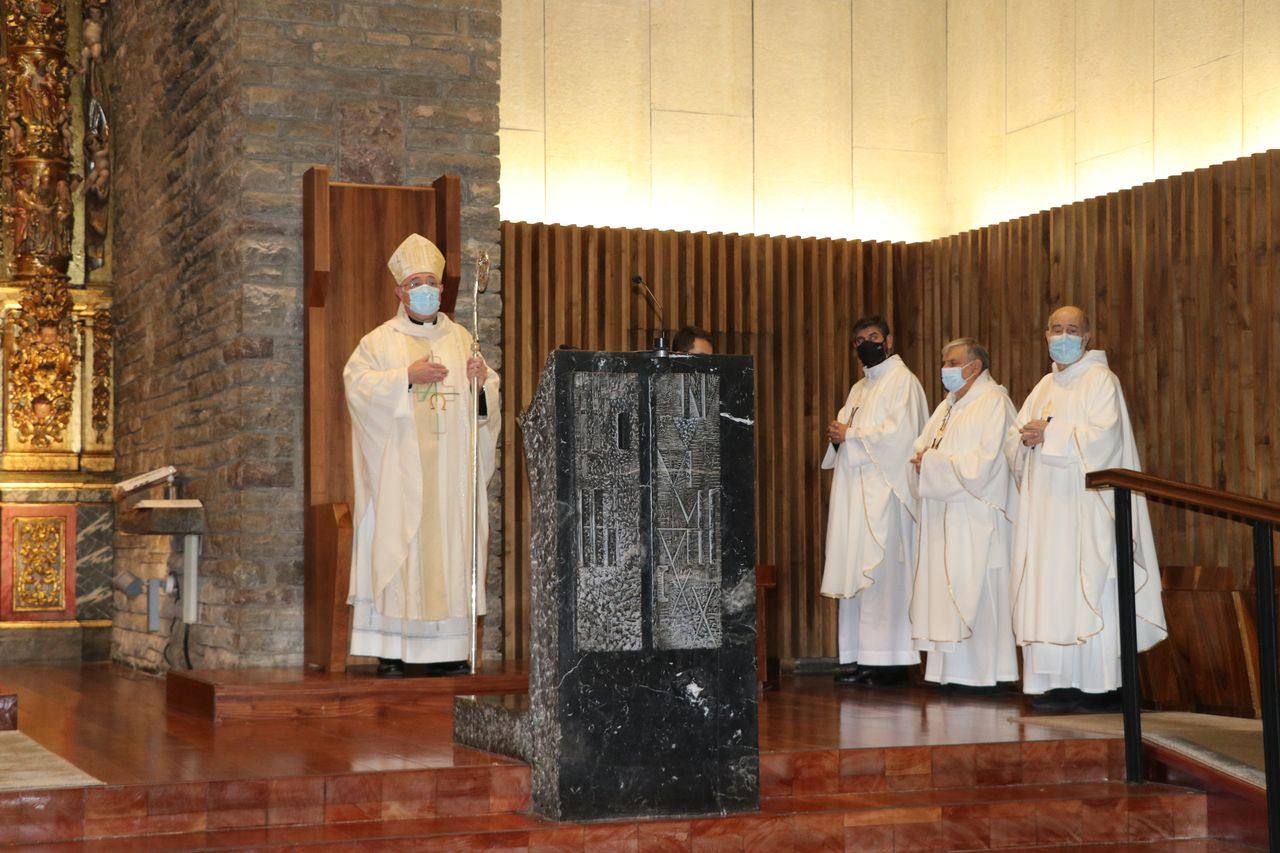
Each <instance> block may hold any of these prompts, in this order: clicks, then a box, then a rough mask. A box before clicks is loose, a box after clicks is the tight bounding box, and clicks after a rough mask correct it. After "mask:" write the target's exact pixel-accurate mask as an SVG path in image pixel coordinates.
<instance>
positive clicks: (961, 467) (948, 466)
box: [911, 371, 1018, 686]
mask: <svg viewBox="0 0 1280 853" xmlns="http://www.w3.org/2000/svg"><path fill="white" fill-rule="evenodd" d="M1016 415H1017V412H1016V411H1015V410H1014V408H1013V403H1011V402H1010V401H1009V392H1008V391H1006V390H1005V388H1004V386H1002V385H999V384H997V383H996V382H995V380H993V379H992V378H991V374H990V373H988V372H986V371H983V373H982V374H981V375H980V376H979V377H978V378H977V379H976V380H974V383H973V385H972V386H971V387H970V388H969V391H968V393H966V394H965V395H964V396H963V397H961V398H960V399H958V400H957V399H956V396H955V394H948V395H947V397H946V399H944V400H943V401H942V403H941V404H939V406H938V408H937V409H936V410H935V411H934V413H933V416H932V417H931V418H930V419H929V422H928V423H927V424H925V427H924V430H923V431H921V433H920V436H919V437H918V438H917V439H916V441H915V445H914V446H913V452H919V451H921V450H925V449H926V448H929V449H928V450H926V452H925V454H924V457H923V459H922V460H921V463H920V471H919V473H918V474H916V472H915V469H914V467H913V468H912V474H911V480H912V490H913V492H914V493H915V494H916V495H917V496H918V497H919V498H920V527H919V545H918V548H917V554H916V566H915V577H914V584H913V594H912V598H911V627H912V636H913V638H914V639H915V641H916V648H918V649H920V650H921V651H927V652H928V653H929V655H928V661H927V664H926V667H925V677H926V679H928V680H930V681H936V682H939V683H943V684H948V683H956V684H968V685H971V686H986V685H993V684H995V683H996V682H997V681H1016V680H1017V678H1018V665H1017V655H1016V654H1015V652H1014V644H1013V631H1012V628H1011V625H1010V614H1009V547H1010V544H1011V539H1012V525H1011V523H1010V519H1011V518H1012V517H1013V515H1014V514H1015V513H1016V512H1017V504H1018V492H1017V487H1016V486H1015V484H1014V479H1013V474H1012V472H1011V471H1010V469H1009V463H1008V461H1007V460H1006V459H1005V455H1004V442H1005V436H1006V435H1007V433H1008V431H1009V427H1010V425H1011V424H1012V423H1013V421H1014V418H1015V417H1016ZM944 424H945V427H944ZM935 442H936V443H937V445H938V446H937V447H936V448H934V447H933V445H934V443H935Z"/></svg>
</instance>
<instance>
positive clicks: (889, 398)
mask: <svg viewBox="0 0 1280 853" xmlns="http://www.w3.org/2000/svg"><path fill="white" fill-rule="evenodd" d="M927 413H928V409H927V408H926V402H925V396H924V389H923V388H921V387H920V381H919V380H918V379H916V377H915V375H914V374H913V373H912V372H911V371H910V370H908V369H907V366H906V365H905V364H904V363H903V362H902V359H901V357H899V356H896V355H894V356H890V357H889V358H888V359H886V360H885V361H882V362H881V363H880V364H877V365H876V366H875V367H872V368H869V369H867V370H866V371H865V375H864V376H863V378H862V379H860V380H858V382H857V383H855V384H854V386H853V388H852V389H851V390H850V391H849V397H848V399H846V400H845V404H844V407H843V408H841V409H840V412H839V414H838V415H837V418H838V419H839V420H840V421H841V422H842V423H846V424H848V425H849V429H848V432H847V433H846V434H845V440H844V441H843V442H841V443H840V445H839V446H838V447H837V448H832V447H828V448H827V453H826V456H825V458H824V459H823V460H822V467H823V468H833V469H835V470H834V476H833V478H832V481H831V507H830V510H829V512H828V516H827V543H826V564H825V566H824V568H823V574H822V590H821V591H822V594H823V595H825V596H829V597H831V598H838V599H841V603H840V610H839V619H840V626H839V630H840V635H841V636H840V649H841V650H840V659H841V663H851V662H853V661H855V660H856V661H858V662H860V663H863V664H866V665H870V666H889V665H898V664H907V663H915V662H917V661H918V660H919V655H918V654H917V653H916V652H915V650H914V648H913V647H912V643H911V631H910V622H909V617H908V613H907V608H908V601H909V598H910V594H911V593H910V589H911V581H910V575H909V572H910V570H911V567H912V566H913V565H914V564H915V559H914V552H915V519H916V503H917V502H916V498H915V496H914V495H912V494H911V489H910V486H909V485H908V480H907V469H908V467H909V465H908V461H909V460H910V458H911V454H912V450H911V444H912V442H913V441H914V440H915V437H916V436H917V435H919V434H920V427H921V426H922V425H923V423H924V421H925V417H926V415H927ZM851 418H852V420H850V419H851Z"/></svg>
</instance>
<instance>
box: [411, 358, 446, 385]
mask: <svg viewBox="0 0 1280 853" xmlns="http://www.w3.org/2000/svg"><path fill="white" fill-rule="evenodd" d="M448 375H449V368H447V367H445V366H444V365H443V364H441V363H440V362H438V361H432V360H431V359H430V358H428V357H425V356H424V357H423V358H420V359H418V360H417V361H415V362H414V363H413V364H410V365H409V384H410V385H430V384H431V383H432V382H441V381H443V380H444V378H445V377H446V376H448Z"/></svg>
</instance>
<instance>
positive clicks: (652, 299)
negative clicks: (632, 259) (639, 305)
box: [631, 275, 667, 355]
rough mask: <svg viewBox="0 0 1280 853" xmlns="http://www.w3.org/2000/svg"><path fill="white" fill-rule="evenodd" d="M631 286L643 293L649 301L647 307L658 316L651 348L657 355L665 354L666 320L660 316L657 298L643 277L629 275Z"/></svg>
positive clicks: (660, 310)
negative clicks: (656, 329)
mask: <svg viewBox="0 0 1280 853" xmlns="http://www.w3.org/2000/svg"><path fill="white" fill-rule="evenodd" d="M631 286H632V287H633V288H634V289H636V290H639V291H640V292H641V293H642V294H644V298H645V300H646V301H648V303H649V308H650V309H651V310H652V311H653V313H654V314H655V315H657V317H658V337H657V338H655V339H654V341H653V350H654V352H656V353H657V354H658V355H666V354H667V321H666V320H664V319H663V317H662V309H661V308H659V307H658V298H657V297H656V296H654V295H653V291H652V290H650V289H649V285H647V284H645V283H644V277H643V276H639V275H635V276H632V277H631Z"/></svg>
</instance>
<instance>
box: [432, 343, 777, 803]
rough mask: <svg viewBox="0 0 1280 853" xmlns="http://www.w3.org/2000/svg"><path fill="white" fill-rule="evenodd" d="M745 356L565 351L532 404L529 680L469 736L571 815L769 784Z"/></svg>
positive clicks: (746, 794)
mask: <svg viewBox="0 0 1280 853" xmlns="http://www.w3.org/2000/svg"><path fill="white" fill-rule="evenodd" d="M753 423H754V399H753V378H752V365H751V360H750V359H749V358H746V357H738V356H682V355H671V356H659V355H656V354H653V353H598V352H576V351H557V352H554V353H552V355H551V357H550V358H549V359H548V363H547V367H546V369H545V371H544V372H543V375H542V380H541V383H540V384H539V386H538V391H537V394H536V396H535V397H534V400H533V403H532V404H531V405H530V407H529V409H528V411H526V412H525V413H524V415H523V417H522V419H521V426H522V429H523V433H524V444H525V455H526V458H527V460H528V468H529V491H530V495H531V496H532V511H533V519H532V521H533V523H532V530H533V532H532V541H531V543H530V555H531V563H532V578H531V590H530V599H531V610H532V614H531V616H532V626H531V652H530V664H529V665H530V675H529V695H528V697H527V698H525V697H461V698H459V700H458V701H457V704H456V707H455V739H456V740H458V741H459V742H460V743H463V744H466V745H470V746H475V747H477V748H480V749H487V750H490V751H495V752H501V753H504V754H508V755H512V756H515V757H518V758H520V759H521V760H524V761H526V762H528V763H529V764H530V765H531V766H532V768H533V802H534V808H535V810H536V811H538V812H539V813H541V814H543V815H546V816H547V817H551V818H554V819H557V820H582V819H593V818H610V817H627V816H661V815H693V814H722V813H726V812H736V811H746V810H754V809H755V808H757V805H758V800H759V749H758V736H757V735H758V732H757V703H756V697H757V693H756V691H757V686H756V659H755V450H754V436H753Z"/></svg>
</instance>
